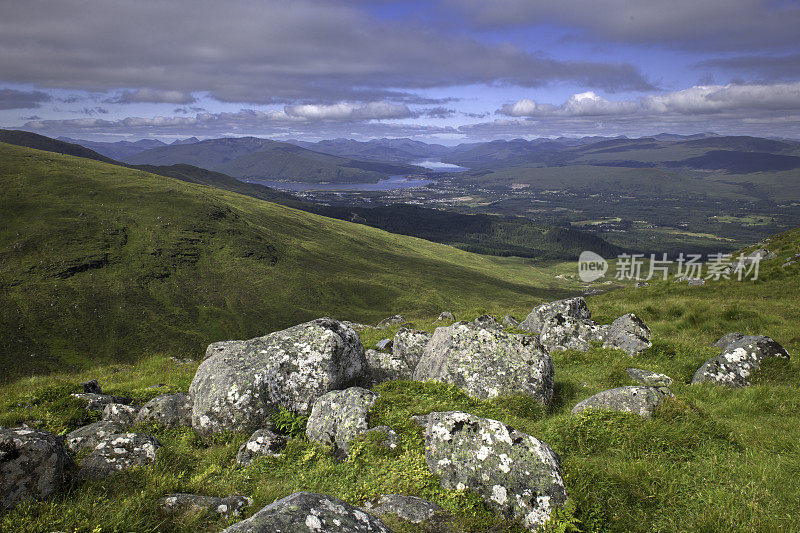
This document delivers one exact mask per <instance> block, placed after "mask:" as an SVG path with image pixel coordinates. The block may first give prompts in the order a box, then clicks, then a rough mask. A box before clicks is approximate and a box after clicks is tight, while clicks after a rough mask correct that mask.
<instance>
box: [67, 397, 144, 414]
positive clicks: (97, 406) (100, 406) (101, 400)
mask: <svg viewBox="0 0 800 533" xmlns="http://www.w3.org/2000/svg"><path fill="white" fill-rule="evenodd" d="M71 396H72V397H73V398H78V399H80V400H86V409H88V410H89V411H99V412H101V413H102V412H103V410H104V409H105V408H106V405H108V404H110V403H121V404H125V405H128V404H130V403H131V399H130V398H127V397H125V396H112V395H111V394H96V393H93V392H76V393H74V394H72V395H71Z"/></svg>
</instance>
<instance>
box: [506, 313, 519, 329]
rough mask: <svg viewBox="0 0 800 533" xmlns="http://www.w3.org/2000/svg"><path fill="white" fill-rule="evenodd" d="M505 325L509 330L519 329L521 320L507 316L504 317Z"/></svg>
mask: <svg viewBox="0 0 800 533" xmlns="http://www.w3.org/2000/svg"><path fill="white" fill-rule="evenodd" d="M503 325H504V326H505V327H507V328H516V327H519V320H517V319H516V318H514V317H513V316H511V315H506V316H504V317H503Z"/></svg>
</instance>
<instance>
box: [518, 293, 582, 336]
mask: <svg viewBox="0 0 800 533" xmlns="http://www.w3.org/2000/svg"><path fill="white" fill-rule="evenodd" d="M558 314H560V315H563V316H568V317H572V318H580V319H583V320H589V319H591V318H592V313H590V312H589V307H588V306H587V305H586V300H584V299H583V298H581V297H580V296H578V297H577V298H567V299H566V300H557V301H555V302H548V303H544V304H541V305H538V306H536V307H534V308H533V310H532V311H531V312H530V313H529V314H528V316H527V317H525V320H523V321H522V322H520V324H519V326H518V327H519V329H521V330H524V331H527V332H528V333H533V334H535V335H538V334H539V333H541V332H542V327H543V326H544V324H545V322H547V321H548V320H549V319H550V318H552V317H553V316H555V315H558Z"/></svg>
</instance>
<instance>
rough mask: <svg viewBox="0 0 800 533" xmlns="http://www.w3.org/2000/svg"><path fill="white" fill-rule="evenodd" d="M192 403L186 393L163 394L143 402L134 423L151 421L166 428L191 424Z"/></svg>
mask: <svg viewBox="0 0 800 533" xmlns="http://www.w3.org/2000/svg"><path fill="white" fill-rule="evenodd" d="M192 405H193V402H192V397H191V396H189V395H188V394H184V393H178V394H163V395H161V396H157V397H155V398H153V399H152V400H150V401H149V402H147V403H146V404H144V405H143V406H142V408H141V409H139V414H137V415H136V420H135V421H134V423H135V424H141V423H142V422H152V423H154V424H157V425H159V426H164V427H168V428H174V427H181V426H191V425H192Z"/></svg>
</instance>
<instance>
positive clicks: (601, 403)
mask: <svg viewBox="0 0 800 533" xmlns="http://www.w3.org/2000/svg"><path fill="white" fill-rule="evenodd" d="M667 396H672V393H671V392H670V391H669V389H667V388H666V387H646V386H630V387H619V388H616V389H610V390H605V391H603V392H598V393H597V394H595V395H594V396H591V397H589V398H586V399H585V400H583V401H582V402H580V403H579V404H578V405H576V406H575V407H573V408H572V413H573V414H577V413H580V412H581V411H585V410H587V409H598V410H602V411H618V412H621V413H635V414H637V415H639V416H642V417H645V418H650V417H651V416H653V413H654V412H655V411H656V409H658V406H659V405H661V402H663V401H664V398H666V397H667Z"/></svg>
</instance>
